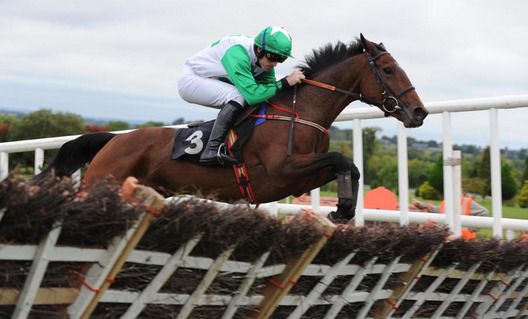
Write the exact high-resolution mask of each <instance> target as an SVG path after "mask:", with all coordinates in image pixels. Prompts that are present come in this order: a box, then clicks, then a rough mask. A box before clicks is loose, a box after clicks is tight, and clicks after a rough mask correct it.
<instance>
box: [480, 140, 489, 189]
mask: <svg viewBox="0 0 528 319" xmlns="http://www.w3.org/2000/svg"><path fill="white" fill-rule="evenodd" d="M477 176H478V177H480V178H482V179H483V180H486V181H489V180H490V179H491V164H490V148H489V146H488V147H486V148H485V149H484V152H483V153H482V157H481V160H480V163H479V165H478V167H477Z"/></svg>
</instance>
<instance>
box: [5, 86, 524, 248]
mask: <svg viewBox="0 0 528 319" xmlns="http://www.w3.org/2000/svg"><path fill="white" fill-rule="evenodd" d="M525 107H528V95H522V96H507V97H495V98H482V99H470V100H454V101H444V102H432V103H426V108H427V109H428V110H429V113H430V114H435V113H436V114H438V113H441V114H442V120H443V131H442V135H443V159H444V170H443V172H444V196H445V201H446V214H445V215H435V214H424V213H418V212H409V210H408V203H409V187H408V171H407V133H406V130H405V128H404V127H403V125H402V124H401V123H399V122H398V124H397V125H398V134H397V139H398V183H399V185H398V186H399V187H398V188H399V190H400V193H399V203H400V205H399V206H400V211H383V210H369V209H364V208H363V180H362V179H361V180H360V188H359V195H358V208H357V210H356V218H355V223H356V225H358V226H361V225H363V224H364V221H365V220H373V221H399V222H400V224H402V225H405V224H408V223H409V222H412V223H421V222H424V221H425V220H437V221H439V222H444V223H446V224H448V225H449V226H450V228H451V229H452V230H453V231H454V233H455V234H459V233H460V229H461V227H462V226H466V227H478V228H492V229H493V236H495V237H498V238H502V236H503V230H506V231H507V236H508V237H511V236H512V235H513V232H512V231H514V230H528V220H514V219H505V218H502V196H501V163H500V161H501V160H500V145H499V130H498V121H499V120H498V111H497V110H498V109H512V108H525ZM482 110H488V111H489V118H490V122H489V126H488V125H487V124H486V123H483V124H482V126H483V127H485V128H486V129H488V127H489V131H490V136H491V138H490V161H491V167H490V170H491V185H492V187H491V190H492V214H493V217H477V216H461V214H460V212H459V211H460V208H459V207H458V206H459V205H456V204H455V203H459V196H460V194H461V180H460V164H459V161H458V160H457V159H459V158H460V154H459V153H457V152H454V151H453V140H452V132H451V113H454V112H472V111H482ZM382 117H383V113H382V112H381V111H379V110H378V109H377V108H368V107H361V108H347V109H345V110H344V111H343V112H342V113H341V114H340V116H339V117H338V118H337V121H352V123H353V141H352V142H353V145H354V146H355V147H354V154H353V157H354V158H353V160H354V163H355V164H356V166H357V167H358V169H359V171H360V173H361V176H363V145H362V144H363V143H362V121H364V120H369V119H375V118H382ZM425 125H427V120H426V122H425ZM174 127H181V126H174ZM124 132H128V131H119V132H116V133H124ZM475 134H478V132H476V133H475ZM77 136H78V135H74V136H63V137H55V138H44V139H35V140H25V141H15V142H6V143H0V179H3V178H5V177H6V176H7V175H8V173H9V154H10V153H17V152H28V151H32V152H34V153H35V173H38V172H40V168H41V167H42V165H43V161H44V151H45V150H48V149H57V148H59V147H60V146H61V145H62V144H64V143H65V142H67V141H69V140H72V139H74V138H76V137H77ZM318 197H319V191H318V190H314V191H312V199H313V200H312V206H313V208H314V209H315V210H318V211H321V212H329V211H330V210H332V209H334V208H333V207H320V205H319V198H318ZM262 207H265V208H267V209H269V210H270V211H272V212H285V213H295V212H298V211H300V210H302V208H304V207H306V206H301V205H287V204H276V203H270V204H265V205H262Z"/></svg>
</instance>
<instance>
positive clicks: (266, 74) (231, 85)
mask: <svg viewBox="0 0 528 319" xmlns="http://www.w3.org/2000/svg"><path fill="white" fill-rule="evenodd" d="M291 49H292V39H291V36H290V35H289V34H288V32H287V31H286V30H284V29H283V28H281V27H275V26H273V27H267V28H265V29H264V30H262V31H261V32H260V33H259V34H258V35H257V36H256V38H255V39H253V38H249V37H247V36H244V35H237V36H228V37H225V38H222V39H220V40H218V41H215V42H213V44H212V45H211V46H209V47H207V48H205V49H203V50H201V51H199V52H198V53H196V54H195V55H193V56H192V57H190V58H189V59H188V60H187V62H185V66H184V68H183V71H182V75H181V77H180V80H179V81H178V91H179V94H180V96H181V97H182V98H183V99H184V100H185V101H187V102H189V103H195V104H201V105H204V106H208V107H213V108H217V109H220V112H219V113H218V116H217V118H216V121H215V123H214V125H213V130H212V132H211V136H210V137H209V141H208V142H207V145H206V146H205V149H204V151H203V152H202V155H201V157H200V162H201V163H203V164H210V165H214V164H220V165H223V164H237V163H238V161H237V160H236V159H235V158H233V157H231V156H228V155H227V154H225V148H224V147H223V146H224V141H225V137H226V134H227V131H228V130H229V128H230V127H231V126H232V124H233V122H234V120H235V118H236V117H237V115H239V114H240V113H241V111H242V109H243V108H244V106H245V105H246V104H247V105H254V104H258V103H260V102H263V101H265V100H267V99H269V98H271V97H272V96H274V95H275V94H276V93H277V92H278V91H280V90H283V89H285V88H288V87H290V86H293V85H296V84H299V83H300V82H301V81H302V80H303V79H304V74H303V73H302V72H301V71H300V70H294V71H293V72H292V73H291V74H290V75H288V76H287V77H285V78H283V79H281V80H278V81H277V79H276V78H275V70H274V68H275V66H277V64H278V63H282V62H284V61H285V60H286V59H287V58H288V57H291Z"/></svg>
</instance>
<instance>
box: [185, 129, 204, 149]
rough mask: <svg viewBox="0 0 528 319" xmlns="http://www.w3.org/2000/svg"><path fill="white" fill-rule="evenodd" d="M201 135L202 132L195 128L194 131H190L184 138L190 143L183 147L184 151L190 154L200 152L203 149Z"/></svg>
mask: <svg viewBox="0 0 528 319" xmlns="http://www.w3.org/2000/svg"><path fill="white" fill-rule="evenodd" d="M202 136H203V132H202V131H201V130H197V131H196V132H194V133H192V134H191V135H190V136H189V137H188V138H186V139H185V140H186V141H189V143H191V146H189V147H187V148H186V149H184V151H185V153H187V154H190V155H195V154H198V153H200V152H201V151H202V149H203V142H202Z"/></svg>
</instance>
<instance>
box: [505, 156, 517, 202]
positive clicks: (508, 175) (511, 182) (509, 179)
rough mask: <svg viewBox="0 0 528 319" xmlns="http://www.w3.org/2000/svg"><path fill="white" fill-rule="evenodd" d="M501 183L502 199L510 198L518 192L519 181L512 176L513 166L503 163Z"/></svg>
mask: <svg viewBox="0 0 528 319" xmlns="http://www.w3.org/2000/svg"><path fill="white" fill-rule="evenodd" d="M501 182H502V183H501V185H502V187H501V188H502V189H501V191H502V199H503V200H509V199H512V198H513V197H515V195H516V194H517V183H516V182H515V179H514V178H513V176H512V172H511V166H510V165H509V164H508V163H503V164H502V167H501Z"/></svg>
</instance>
